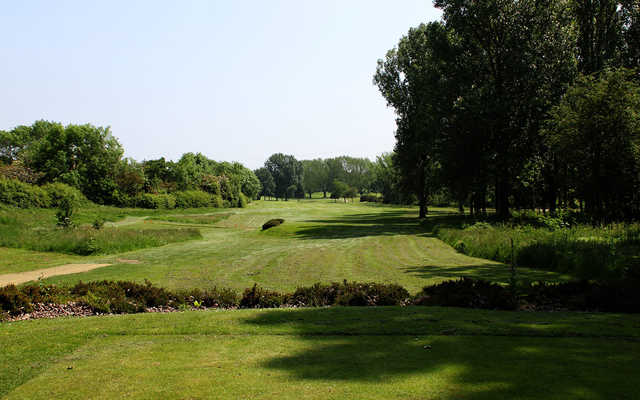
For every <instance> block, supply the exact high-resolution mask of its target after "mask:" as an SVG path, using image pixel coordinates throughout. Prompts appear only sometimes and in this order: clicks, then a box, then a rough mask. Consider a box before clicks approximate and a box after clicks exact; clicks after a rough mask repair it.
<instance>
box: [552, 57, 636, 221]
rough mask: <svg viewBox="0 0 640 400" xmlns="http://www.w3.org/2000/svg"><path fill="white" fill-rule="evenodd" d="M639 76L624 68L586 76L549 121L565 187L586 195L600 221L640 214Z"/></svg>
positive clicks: (554, 150)
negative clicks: (636, 78)
mask: <svg viewBox="0 0 640 400" xmlns="http://www.w3.org/2000/svg"><path fill="white" fill-rule="evenodd" d="M634 79H635V78H634V73H633V72H632V71H628V70H624V69H619V70H606V71H604V72H602V74H601V75H600V76H599V77H596V76H581V77H580V78H579V79H578V80H577V82H576V83H575V85H574V86H572V87H571V88H570V89H569V90H568V91H567V93H566V95H565V96H564V97H563V99H562V101H561V102H560V103H559V104H558V105H557V106H556V107H554V108H553V110H552V111H551V113H550V116H551V118H550V119H549V120H548V122H547V128H546V131H545V132H546V139H547V142H548V144H549V146H550V148H551V150H552V152H553V154H554V157H555V159H556V160H557V162H559V163H560V164H561V165H562V166H563V168H561V171H563V175H564V176H563V179H562V181H563V182H565V187H564V191H565V192H566V191H569V190H574V191H575V192H576V193H577V194H578V195H579V196H580V197H581V198H584V199H585V200H586V211H587V213H588V214H589V215H591V216H592V217H593V218H594V219H596V220H598V221H603V220H611V219H614V220H620V219H626V220H629V219H635V218H638V217H639V216H640V196H639V195H638V193H639V192H640V178H639V176H640V175H638V174H639V172H640V147H639V146H640V86H639V85H638V84H637V83H635V82H634Z"/></svg>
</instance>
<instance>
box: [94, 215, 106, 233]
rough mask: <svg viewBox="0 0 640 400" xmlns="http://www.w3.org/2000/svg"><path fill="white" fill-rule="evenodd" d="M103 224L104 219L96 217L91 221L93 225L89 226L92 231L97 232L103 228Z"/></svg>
mask: <svg viewBox="0 0 640 400" xmlns="http://www.w3.org/2000/svg"><path fill="white" fill-rule="evenodd" d="M104 223H105V220H104V218H102V217H97V218H96V219H95V220H93V223H91V226H92V227H93V229H95V230H97V231H99V230H100V229H102V228H104Z"/></svg>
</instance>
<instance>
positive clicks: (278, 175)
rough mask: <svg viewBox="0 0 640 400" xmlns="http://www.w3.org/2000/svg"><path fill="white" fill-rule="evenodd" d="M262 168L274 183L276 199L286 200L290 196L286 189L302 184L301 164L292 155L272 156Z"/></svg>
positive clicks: (280, 154) (279, 154)
mask: <svg viewBox="0 0 640 400" xmlns="http://www.w3.org/2000/svg"><path fill="white" fill-rule="evenodd" d="M264 167H265V168H266V169H267V171H269V173H270V174H271V176H272V177H273V180H274V182H275V196H276V198H283V199H285V200H288V199H289V197H290V196H289V193H288V191H287V189H288V188H289V187H290V186H291V185H295V186H297V185H298V183H302V174H303V168H302V164H301V163H300V162H299V161H298V160H296V158H295V157H294V156H292V155H285V154H282V153H276V154H273V155H272V156H271V157H269V159H267V161H265V163H264Z"/></svg>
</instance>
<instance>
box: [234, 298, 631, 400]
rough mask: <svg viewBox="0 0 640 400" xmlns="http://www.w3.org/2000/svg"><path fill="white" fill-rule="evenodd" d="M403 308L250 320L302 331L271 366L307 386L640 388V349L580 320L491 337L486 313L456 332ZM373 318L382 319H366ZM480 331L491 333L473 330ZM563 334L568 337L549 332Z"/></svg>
mask: <svg viewBox="0 0 640 400" xmlns="http://www.w3.org/2000/svg"><path fill="white" fill-rule="evenodd" d="M395 310H398V309H397V308H395V309H394V308H383V309H379V310H377V311H373V312H372V313H366V312H361V311H360V310H354V311H353V312H351V311H350V309H345V308H343V309H340V310H317V309H309V310H300V311H296V312H287V311H274V312H269V313H260V314H258V315H257V316H256V317H254V318H252V319H249V320H248V321H246V322H247V323H249V324H255V325H261V326H270V327H273V326H278V325H283V326H287V327H289V328H291V327H293V328H294V331H295V332H296V333H297V334H299V336H300V338H301V339H302V340H304V341H305V342H307V345H306V346H304V347H303V349H302V350H299V351H298V352H297V353H293V354H286V355H282V356H278V357H274V358H272V359H270V360H267V361H265V362H263V363H262V366H263V367H266V368H271V369H274V370H280V371H286V372H288V373H289V374H290V375H291V377H292V378H293V379H297V380H301V381H320V382H323V381H335V382H337V383H340V384H342V383H345V384H347V383H349V382H366V383H367V384H370V385H371V388H372V389H371V390H372V393H385V396H383V397H384V398H442V399H459V398H465V399H497V398H515V397H517V398H558V399H561V398H602V399H606V398H631V397H630V396H631V395H632V393H635V391H636V390H637V384H636V383H633V382H632V381H633V380H630V379H628V377H629V376H631V375H629V374H633V373H634V372H633V371H634V369H635V368H639V367H640V358H638V357H637V355H638V352H639V351H640V344H639V343H637V342H629V343H626V342H624V341H621V340H617V341H616V340H607V339H600V338H584V337H583V338H577V337H572V335H571V334H567V332H570V331H571V330H572V329H575V330H576V331H578V332H579V331H580V327H579V326H578V321H577V320H574V321H566V322H561V323H560V324H559V325H556V326H554V324H552V323H549V324H548V325H547V326H550V327H551V328H550V329H551V331H546V333H543V332H545V331H541V333H543V334H541V335H536V334H535V332H533V331H529V332H527V330H526V329H524V330H520V331H519V330H518V329H515V330H514V331H513V332H510V331H509V330H507V331H506V332H504V330H501V328H500V326H499V327H498V329H497V330H496V331H495V332H492V327H491V323H492V322H493V321H490V320H487V319H482V318H483V316H484V317H485V318H486V317H487V316H486V315H484V314H482V313H479V315H477V316H476V318H480V320H479V321H473V320H471V321H466V320H464V321H463V320H460V321H453V323H452V325H453V326H455V327H457V328H458V330H457V331H456V329H455V328H454V329H451V328H448V327H447V321H445V320H443V319H442V317H443V315H442V314H439V315H438V317H439V319H433V318H428V316H429V315H428V312H423V311H422V310H420V311H418V312H411V310H400V311H395ZM450 310H451V311H452V312H453V311H455V310H456V309H450ZM461 313H462V314H463V315H467V316H471V315H472V314H471V312H470V311H469V310H461ZM371 314H375V315H371ZM412 314H413V316H412ZM514 314H516V313H513V314H511V315H514ZM367 317H369V318H370V317H374V318H372V319H371V320H368V321H367V320H365V321H362V319H363V318H367ZM412 318H413V319H412ZM541 318H545V317H544V316H543V317H541ZM456 322H457V323H456ZM502 322H504V321H502ZM474 324H481V325H482V324H485V325H487V326H486V327H480V329H476V328H473V327H471V328H469V326H472V325H474ZM573 325H575V326H573ZM323 327H325V329H326V330H324V331H323ZM558 327H560V328H559V329H560V331H562V330H563V329H564V332H565V333H564V334H563V333H559V334H557V335H558V336H557V337H552V335H553V334H551V335H549V332H552V331H553V329H558ZM474 330H475V331H474ZM496 332H497V333H496ZM509 333H513V334H514V336H508V335H509ZM527 333H529V334H530V335H531V334H532V333H533V335H531V336H529V335H527ZM535 336H539V337H535ZM587 336H588V335H587ZM336 388H340V386H338V387H336ZM362 396H363V398H366V397H367V395H366V393H362Z"/></svg>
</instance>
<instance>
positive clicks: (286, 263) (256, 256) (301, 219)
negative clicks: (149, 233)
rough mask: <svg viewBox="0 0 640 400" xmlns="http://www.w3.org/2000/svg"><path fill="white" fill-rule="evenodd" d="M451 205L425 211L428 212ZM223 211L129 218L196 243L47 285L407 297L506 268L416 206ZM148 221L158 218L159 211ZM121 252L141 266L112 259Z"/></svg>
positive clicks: (500, 276) (536, 274) (305, 205)
mask: <svg viewBox="0 0 640 400" xmlns="http://www.w3.org/2000/svg"><path fill="white" fill-rule="evenodd" d="M451 211H453V210H447V209H433V210H432V212H433V213H434V215H444V214H446V213H448V212H451ZM203 214H211V211H204V212H203ZM226 214H227V215H228V216H227V218H225V219H222V220H220V221H219V222H217V223H215V224H193V223H189V224H185V223H183V222H178V223H170V222H163V221H157V220H156V221H149V220H143V221H139V220H133V221H132V224H130V225H127V228H131V229H137V228H138V227H141V226H144V227H145V229H150V228H151V227H152V226H157V227H163V228H166V227H169V226H176V227H177V226H198V227H199V229H200V231H201V232H202V235H203V239H202V240H196V241H189V242H183V243H173V244H169V245H166V246H163V247H157V248H150V249H144V250H137V251H133V252H128V253H121V254H118V255H115V256H111V257H103V258H101V261H103V262H108V263H109V262H110V263H114V265H112V266H110V267H105V268H100V269H96V270H93V271H89V272H86V273H82V274H76V275H68V276H57V277H53V278H50V279H48V280H47V281H48V282H55V283H74V282H77V281H78V280H84V281H88V280H100V279H114V280H119V279H123V280H136V281H143V280H144V279H149V280H150V281H152V282H153V283H155V284H157V285H159V286H163V287H167V288H171V289H181V288H192V287H201V288H202V287H210V286H219V287H220V286H224V287H231V288H234V289H244V288H247V287H251V286H252V285H253V284H254V283H258V284H259V285H262V286H264V287H266V288H269V289H275V290H281V291H290V290H293V289H295V288H296V287H298V286H301V285H311V284H313V283H316V282H331V281H342V280H344V279H347V280H350V281H376V282H381V283H397V284H400V285H402V286H404V287H406V288H407V289H408V290H409V291H410V292H413V293H415V292H417V291H419V290H420V289H421V288H422V287H423V286H425V285H427V284H432V283H436V282H440V281H443V280H447V279H452V278H457V277H461V276H471V277H476V278H485V279H490V280H493V281H498V282H507V281H508V279H509V270H508V268H507V267H506V266H504V265H502V264H499V263H496V262H493V261H487V260H482V259H477V258H472V257H467V256H464V255H462V254H458V253H457V252H456V251H455V250H454V249H453V248H451V247H450V246H448V245H446V244H444V243H443V242H442V241H440V240H439V239H437V238H435V237H434V236H433V235H432V234H431V231H430V230H429V229H428V228H426V227H424V226H423V225H421V224H420V222H419V220H418V218H417V209H416V208H415V207H397V206H383V205H379V204H368V203H363V204H360V203H358V202H356V203H348V204H345V203H342V202H337V203H334V202H333V201H332V200H321V199H318V200H301V201H296V200H290V201H288V202H284V201H277V202H276V201H259V202H255V203H252V204H250V205H249V207H247V208H245V209H234V210H232V211H230V210H227V211H226ZM171 216H175V215H174V214H171ZM154 218H156V219H163V218H165V217H163V216H162V215H161V214H159V215H156V216H155V217H154ZM178 218H182V217H178ZM194 218H195V217H194ZM271 218H284V219H285V222H284V224H282V225H281V226H279V227H276V228H272V229H269V230H267V231H264V232H263V231H261V230H260V228H261V226H262V224H263V223H264V222H266V221H267V220H269V219H271ZM125 221H126V220H125ZM120 258H126V259H135V260H139V261H140V262H141V263H140V264H137V265H131V264H118V261H117V260H118V259H120ZM519 273H520V274H521V276H526V277H528V278H530V279H532V280H540V279H545V280H557V279H560V280H562V279H566V278H567V277H566V276H562V275H558V274H555V273H552V272H546V271H535V270H527V269H521V270H520V271H519Z"/></svg>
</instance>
